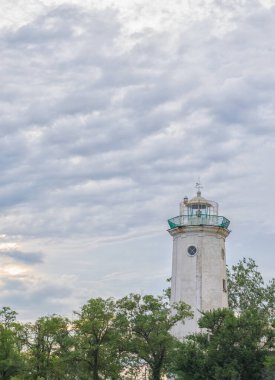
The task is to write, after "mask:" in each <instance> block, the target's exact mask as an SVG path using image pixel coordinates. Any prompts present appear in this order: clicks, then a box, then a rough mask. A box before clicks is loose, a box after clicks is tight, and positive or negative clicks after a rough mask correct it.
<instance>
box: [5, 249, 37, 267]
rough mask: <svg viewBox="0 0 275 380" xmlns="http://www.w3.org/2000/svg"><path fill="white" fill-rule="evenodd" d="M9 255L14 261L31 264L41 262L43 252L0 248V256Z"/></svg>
mask: <svg viewBox="0 0 275 380" xmlns="http://www.w3.org/2000/svg"><path fill="white" fill-rule="evenodd" d="M1 256H2V257H9V258H11V259H13V260H15V261H18V262H22V263H24V264H28V265H33V264H38V263H42V262H43V256H44V255H43V254H42V253H41V252H23V251H19V250H10V249H0V257H1Z"/></svg>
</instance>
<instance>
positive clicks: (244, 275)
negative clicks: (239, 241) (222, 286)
mask: <svg viewBox="0 0 275 380" xmlns="http://www.w3.org/2000/svg"><path fill="white" fill-rule="evenodd" d="M227 278H228V301H229V307H230V309H232V310H234V311H235V312H238V313H242V312H243V311H245V310H247V309H250V308H251V309H254V310H257V311H258V312H264V313H266V314H269V316H270V315H271V314H272V313H273V312H274V309H275V296H274V294H275V281H274V279H273V280H272V281H270V282H269V283H268V284H265V283H264V280H263V277H262V275H261V273H260V272H259V271H258V266H257V265H256V263H255V261H254V260H253V259H251V258H249V259H246V258H243V259H242V260H240V261H239V262H238V263H237V264H236V265H233V266H232V270H228V271H227Z"/></svg>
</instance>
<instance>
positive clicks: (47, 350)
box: [26, 314, 72, 380]
mask: <svg viewBox="0 0 275 380" xmlns="http://www.w3.org/2000/svg"><path fill="white" fill-rule="evenodd" d="M71 339H72V338H71V336H70V331H69V321H68V319H67V318H64V317H62V316H59V315H55V314H54V315H51V316H46V317H41V318H39V319H38V320H37V321H36V322H35V323H34V324H28V325H27V326H26V341H27V348H28V359H29V360H28V379H41V378H42V379H51V380H63V379H64V378H65V375H66V374H67V373H68V372H69V371H70V365H69V364H70V363H69V354H70V348H71V347H72V342H71Z"/></svg>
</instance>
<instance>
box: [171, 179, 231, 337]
mask: <svg viewBox="0 0 275 380" xmlns="http://www.w3.org/2000/svg"><path fill="white" fill-rule="evenodd" d="M196 187H197V194H196V196H195V197H194V198H192V199H190V200H189V199H188V198H187V197H185V198H184V199H183V201H182V202H181V203H180V215H179V216H176V217H174V218H171V219H169V220H168V224H169V227H170V228H169V230H168V232H169V233H170V235H171V236H172V237H173V259H172V280H171V302H172V303H174V302H179V301H184V302H185V303H187V304H188V305H190V306H191V308H192V311H193V313H194V317H193V319H190V320H186V321H185V323H184V324H183V323H178V324H177V325H176V326H175V327H174V330H173V334H174V335H175V336H176V337H177V338H178V339H182V338H184V337H185V336H187V335H189V334H192V333H196V332H199V331H200V329H199V327H198V320H199V318H200V317H201V312H203V311H207V310H213V309H217V308H222V307H227V306H228V295H227V281H226V251H225V239H226V238H227V236H228V235H229V233H230V231H229V230H228V226H229V223H230V221H229V220H228V219H227V218H225V217H224V216H220V215H219V207H218V204H217V203H216V202H213V201H210V200H207V199H205V198H204V197H202V194H201V188H202V186H201V185H200V183H197V185H196Z"/></svg>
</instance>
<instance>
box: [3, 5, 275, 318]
mask: <svg viewBox="0 0 275 380" xmlns="http://www.w3.org/2000/svg"><path fill="white" fill-rule="evenodd" d="M0 9H1V18H0V44H1V45H0V46H1V60H0V77H1V92H0V111H1V112H0V170H1V176H0V234H1V240H0V306H4V305H8V306H10V307H12V308H13V309H15V310H16V311H17V312H18V313H19V318H20V319H21V320H31V319H34V318H37V317H39V316H41V315H45V314H50V313H60V314H64V315H68V316H70V315H71V313H72V310H76V309H78V308H79V307H80V306H81V305H83V304H84V303H85V302H86V300H88V299H89V298H91V297H97V296H102V297H110V296H114V297H120V296H124V295H126V294H128V293H130V292H142V293H143V294H145V293H154V294H158V293H160V292H161V291H162V289H164V288H165V287H166V286H167V284H166V281H165V280H166V278H168V277H170V275H171V253H172V238H171V237H170V235H169V234H168V233H167V232H166V231H167V229H168V224H167V219H168V218H171V217H173V216H176V215H178V214H179V202H180V201H181V200H182V198H183V197H184V196H185V195H187V196H189V197H192V196H194V195H195V192H196V189H195V182H196V181H197V179H198V177H200V178H201V182H202V184H203V190H202V194H203V196H204V197H206V198H208V199H211V200H215V201H217V202H218V203H219V205H220V215H224V216H226V217H227V218H228V219H230V221H231V224H230V229H231V230H232V232H231V234H230V235H229V237H228V238H227V262H228V264H229V265H232V264H234V263H236V262H237V261H238V260H239V259H241V258H242V257H252V258H254V259H255V260H256V262H257V264H258V265H259V268H260V270H261V272H262V273H263V275H264V278H265V279H266V280H269V279H270V278H271V277H272V275H273V273H274V251H275V249H274V247H275V205H274V202H275V199H274V194H275V178H274V171H275V169H274V168H275V150H274V149H275V0H262V1H257V0H247V1H246V0H226V1H221V0H190V1H189V0H186V1H184V0H182V1H178V0H169V1H167V0H165V1H164V0H155V1H150V2H149V1H147V0H131V1H129V0H104V1H103V0H102V1H98V0H94V1H93V0H90V1H83V0H71V1H62V0H40V1H38V0H28V1H26V0H13V1H12V2H11V1H10V0H1V1H0Z"/></svg>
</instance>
